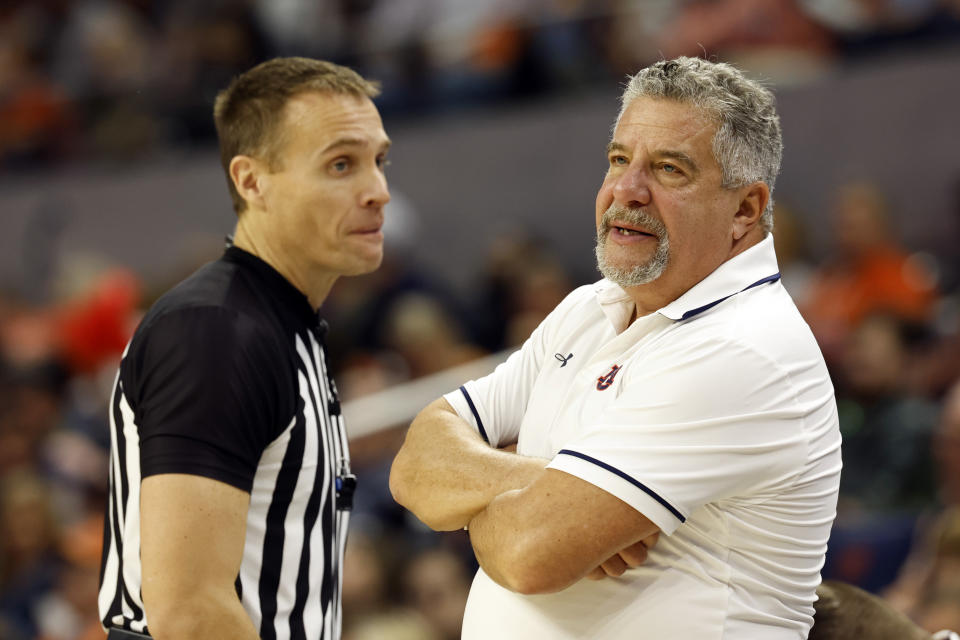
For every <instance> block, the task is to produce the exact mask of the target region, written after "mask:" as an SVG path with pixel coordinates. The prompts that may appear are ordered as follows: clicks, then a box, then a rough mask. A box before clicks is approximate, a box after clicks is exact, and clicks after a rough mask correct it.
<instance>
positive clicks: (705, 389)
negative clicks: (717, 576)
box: [548, 340, 808, 535]
mask: <svg viewBox="0 0 960 640" xmlns="http://www.w3.org/2000/svg"><path fill="white" fill-rule="evenodd" d="M637 364H642V363H639V362H638V363H637ZM624 373H627V371H625V372H624ZM623 385H624V386H623V388H622V389H621V392H620V396H619V397H618V398H617V400H616V401H615V402H614V403H613V404H612V405H611V406H609V407H608V408H607V409H606V410H604V412H603V413H602V414H601V415H600V416H599V417H598V418H597V419H596V420H595V421H593V422H592V423H591V424H590V425H589V426H587V427H586V428H584V429H583V430H582V431H581V433H580V434H579V435H578V436H577V437H576V438H574V439H573V440H571V441H570V442H568V443H565V445H564V447H563V448H562V449H561V450H560V452H559V453H558V454H557V456H556V457H555V458H554V459H553V460H552V461H551V462H550V464H549V465H548V467H549V468H553V469H558V470H560V471H564V472H566V473H569V474H572V475H574V476H577V477H579V478H581V479H583V480H585V481H587V482H590V483H591V484H593V485H595V486H597V487H599V488H601V489H603V490H605V491H607V492H609V493H611V494H613V495H615V496H616V497H618V498H620V499H621V500H623V501H624V502H626V503H627V504H630V505H631V506H633V507H634V508H635V509H637V510H638V511H640V512H641V513H643V514H644V515H645V516H646V517H647V518H649V519H650V520H651V521H652V522H653V523H654V524H656V525H657V526H658V527H659V528H660V529H661V531H663V532H664V533H666V534H668V535H669V534H671V533H673V532H674V531H675V530H676V529H677V527H678V526H680V524H682V523H683V522H684V521H685V520H686V518H687V517H688V516H689V515H690V513H692V512H693V511H694V510H696V509H698V508H699V507H701V506H703V505H705V504H707V503H710V502H715V501H718V500H723V499H726V498H733V497H738V498H740V497H744V496H747V499H755V500H762V499H764V494H765V492H774V491H776V490H777V489H778V488H782V487H786V486H788V485H789V484H790V483H792V482H793V480H794V479H795V478H796V477H797V474H799V473H800V471H801V469H802V464H803V461H804V460H805V459H806V451H807V444H806V437H805V434H804V430H803V420H804V416H805V414H806V411H807V410H808V409H805V408H804V407H803V406H802V405H801V402H800V401H799V399H798V393H797V389H796V388H795V386H794V384H793V383H792V382H791V380H790V378H789V376H788V375H787V374H786V372H785V371H784V370H783V369H781V368H780V367H778V366H777V365H776V364H775V363H773V362H771V361H770V360H768V359H766V358H764V357H763V356H761V355H759V354H758V353H756V352H755V351H752V350H751V349H749V348H747V347H744V346H740V345H736V344H730V343H729V342H725V341H723V340H716V341H715V342H714V343H713V344H706V345H705V344H703V343H700V344H689V345H682V344H681V345H675V346H672V347H671V353H670V364H669V366H667V367H659V368H658V367H653V366H649V367H644V366H636V367H632V371H630V373H629V375H628V376H626V377H625V378H624V381H623Z"/></svg>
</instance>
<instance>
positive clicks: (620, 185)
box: [611, 159, 653, 208]
mask: <svg viewBox="0 0 960 640" xmlns="http://www.w3.org/2000/svg"><path fill="white" fill-rule="evenodd" d="M650 179H651V177H650V171H649V170H648V168H647V166H646V162H643V161H638V160H637V159H634V160H633V161H631V162H630V164H629V166H627V168H626V169H624V170H622V171H620V173H619V174H618V175H617V176H616V177H615V178H614V182H613V185H612V189H611V191H612V195H613V200H614V202H616V203H617V204H619V205H622V206H625V207H634V208H636V207H644V206H646V205H648V204H650V201H651V199H652V197H653V194H652V192H651V191H650Z"/></svg>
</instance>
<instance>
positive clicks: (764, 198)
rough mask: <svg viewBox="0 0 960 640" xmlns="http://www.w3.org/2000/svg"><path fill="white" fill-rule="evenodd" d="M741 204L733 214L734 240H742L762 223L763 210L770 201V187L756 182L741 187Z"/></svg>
mask: <svg viewBox="0 0 960 640" xmlns="http://www.w3.org/2000/svg"><path fill="white" fill-rule="evenodd" d="M739 195H740V206H739V208H738V209H737V212H736V213H735V214H734V216H733V240H734V241H737V240H740V239H741V238H742V237H743V236H745V235H747V234H748V233H749V232H750V231H751V230H753V229H754V228H756V227H757V225H759V224H760V218H761V217H762V216H763V210H764V209H766V208H767V202H769V201H770V187H768V186H767V184H766V183H765V182H754V183H752V184H748V185H746V186H743V187H741V188H740V194H739Z"/></svg>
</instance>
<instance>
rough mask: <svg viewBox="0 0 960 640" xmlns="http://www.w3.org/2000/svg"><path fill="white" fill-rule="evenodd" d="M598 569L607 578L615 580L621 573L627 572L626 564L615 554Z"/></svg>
mask: <svg viewBox="0 0 960 640" xmlns="http://www.w3.org/2000/svg"><path fill="white" fill-rule="evenodd" d="M600 567H601V568H602V569H603V572H604V573H606V574H607V575H608V576H610V577H611V578H616V577H618V576H622V575H623V572H624V571H626V570H627V563H626V562H624V561H623V558H621V557H620V554H617V555H615V556H612V557H610V558H608V559H607V560H606V561H604V563H603V564H601V565H600Z"/></svg>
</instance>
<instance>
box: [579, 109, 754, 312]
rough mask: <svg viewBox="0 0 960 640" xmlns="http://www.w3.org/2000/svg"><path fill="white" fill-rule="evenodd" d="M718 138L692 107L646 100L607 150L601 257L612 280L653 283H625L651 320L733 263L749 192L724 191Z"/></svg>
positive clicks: (626, 117)
mask: <svg viewBox="0 0 960 640" xmlns="http://www.w3.org/2000/svg"><path fill="white" fill-rule="evenodd" d="M715 132H716V125H715V124H714V122H713V121H712V120H711V119H709V118H708V117H707V116H706V115H705V114H704V113H703V112H702V111H701V110H699V109H697V108H695V107H693V106H691V105H687V104H683V103H680V102H676V101H673V100H661V99H653V98H645V97H642V98H636V99H635V100H634V101H633V102H632V103H631V104H630V106H629V107H628V108H627V110H626V111H625V112H624V114H623V117H622V118H621V119H620V122H619V123H618V124H617V127H616V129H615V131H614V134H613V138H612V140H611V141H610V143H609V145H608V147H607V161H608V165H607V173H606V176H605V177H604V180H603V184H602V185H601V187H600V190H599V192H598V193H597V202H596V221H597V232H598V237H597V243H598V247H597V256H598V259H599V260H600V266H601V271H602V272H603V273H604V274H605V275H607V274H608V273H611V274H631V273H640V272H642V273H647V274H649V275H652V278H650V277H647V278H646V279H642V278H641V279H636V280H634V281H630V280H629V279H628V278H624V282H620V284H621V285H622V286H625V287H627V288H628V290H631V291H633V292H634V293H637V294H638V295H643V296H645V297H647V299H649V300H650V302H651V303H652V305H653V306H652V308H650V309H647V311H648V312H649V311H653V310H656V309H657V308H659V306H662V305H665V304H668V303H669V302H671V301H673V300H674V299H676V298H677V297H679V296H680V295H682V294H683V293H684V292H685V291H686V290H687V289H689V288H690V287H692V286H693V285H695V284H696V283H697V282H699V281H700V280H702V279H703V278H704V277H706V276H707V275H708V274H710V272H711V271H713V270H714V269H716V268H717V267H718V266H719V265H720V264H721V263H723V262H724V261H725V260H727V259H728V258H729V257H730V252H731V247H732V244H733V242H734V239H735V238H734V237H735V235H736V233H737V230H736V229H735V224H734V218H735V216H736V214H737V212H738V210H739V207H740V199H741V197H742V194H741V191H742V189H741V190H736V189H725V188H723V187H722V186H721V184H722V173H721V170H720V166H719V164H718V163H717V161H716V159H715V158H714V155H713V136H714V134H715ZM605 214H606V215H605ZM667 240H669V241H668V242H667ZM663 253H666V256H663V255H659V254H663ZM664 258H665V260H664ZM658 261H659V262H664V261H665V265H662V268H660V265H658V264H656V263H657V262H658ZM654 267H657V268H654ZM608 277H609V276H608ZM635 297H636V296H635Z"/></svg>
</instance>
